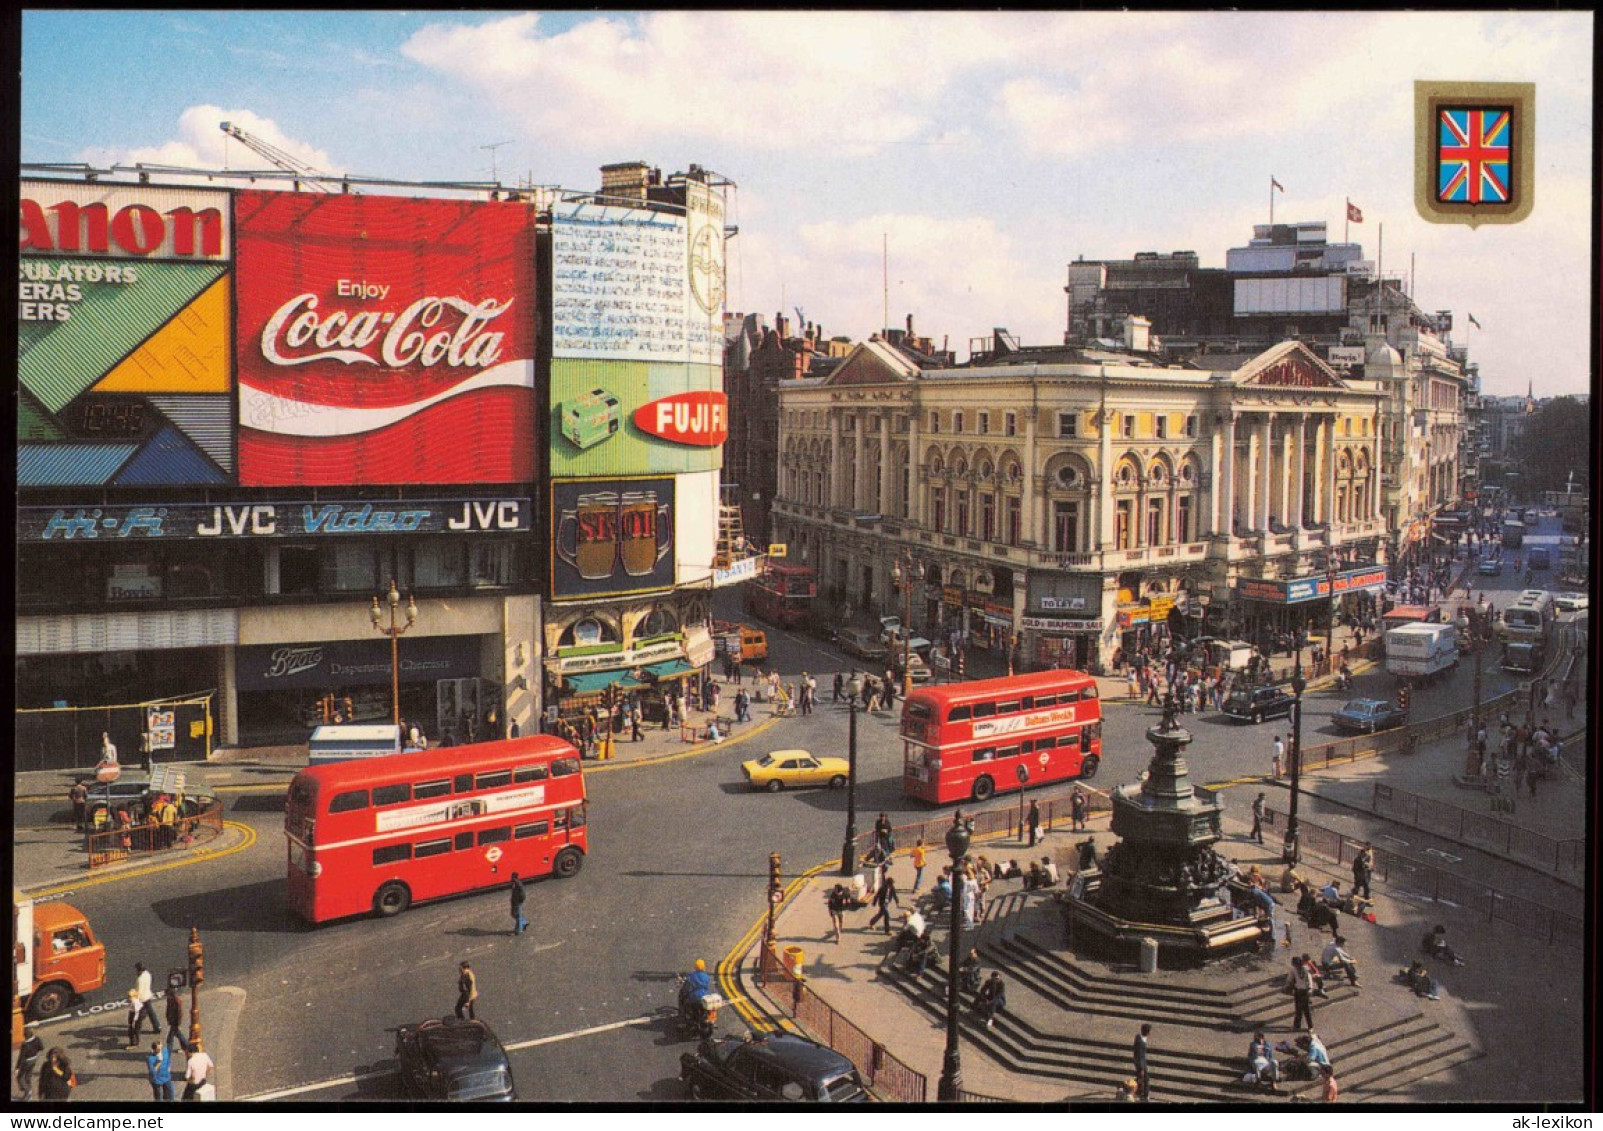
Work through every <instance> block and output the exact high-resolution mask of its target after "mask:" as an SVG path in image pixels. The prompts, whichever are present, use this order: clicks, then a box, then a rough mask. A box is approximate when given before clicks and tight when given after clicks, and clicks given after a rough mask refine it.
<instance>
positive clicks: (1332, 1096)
mask: <svg viewBox="0 0 1603 1131" xmlns="http://www.w3.org/2000/svg"><path fill="white" fill-rule="evenodd" d="M1320 1072H1321V1073H1322V1074H1323V1075H1324V1078H1325V1080H1324V1087H1323V1088H1321V1089H1320V1093H1319V1098H1320V1099H1321V1100H1323V1101H1324V1102H1325V1103H1327V1104H1333V1103H1335V1102H1336V1100H1337V1098H1338V1097H1339V1096H1340V1095H1341V1089H1340V1088H1339V1087H1337V1085H1336V1070H1335V1069H1334V1068H1332V1067H1331V1066H1330V1065H1328V1064H1323V1065H1320Z"/></svg>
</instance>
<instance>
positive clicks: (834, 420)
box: [820, 412, 846, 576]
mask: <svg viewBox="0 0 1603 1131" xmlns="http://www.w3.org/2000/svg"><path fill="white" fill-rule="evenodd" d="M840 449H841V442H840V413H839V412H831V413H830V414H829V466H828V467H827V468H825V469H824V485H825V488H826V490H825V492H824V505H825V506H826V507H830V508H836V507H843V506H845V505H846V501H845V499H844V498H842V497H841V479H842V477H841V476H840V475H838V474H836V473H837V472H838V471H839V470H840ZM820 576H822V575H820Z"/></svg>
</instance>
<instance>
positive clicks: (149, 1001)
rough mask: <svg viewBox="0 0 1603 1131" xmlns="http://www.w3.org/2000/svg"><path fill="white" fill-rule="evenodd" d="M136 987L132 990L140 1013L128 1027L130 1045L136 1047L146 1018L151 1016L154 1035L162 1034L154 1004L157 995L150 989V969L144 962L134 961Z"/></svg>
mask: <svg viewBox="0 0 1603 1131" xmlns="http://www.w3.org/2000/svg"><path fill="white" fill-rule="evenodd" d="M134 973H135V974H136V975H137V977H136V978H135V979H134V988H133V989H132V990H131V991H130V993H131V994H132V995H133V997H134V999H135V1001H136V1002H137V1008H138V1013H137V1014H136V1015H135V1017H134V1019H133V1023H132V1024H131V1025H130V1026H129V1028H128V1047H129V1048H135V1047H137V1046H138V1044H139V1030H140V1028H141V1027H142V1025H143V1023H144V1020H145V1018H147V1017H148V1018H150V1031H151V1033H152V1034H153V1035H154V1036H157V1037H159V1036H161V1019H160V1018H158V1017H157V1016H156V1006H155V1004H154V1002H155V1000H156V995H155V994H154V993H152V992H151V989H150V971H149V970H146V969H145V964H144V963H143V962H135V963H134Z"/></svg>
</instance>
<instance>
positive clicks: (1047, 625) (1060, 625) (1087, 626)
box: [1019, 617, 1102, 632]
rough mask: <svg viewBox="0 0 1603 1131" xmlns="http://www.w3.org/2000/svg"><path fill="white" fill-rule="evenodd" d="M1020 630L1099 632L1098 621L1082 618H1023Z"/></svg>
mask: <svg viewBox="0 0 1603 1131" xmlns="http://www.w3.org/2000/svg"><path fill="white" fill-rule="evenodd" d="M1019 625H1020V627H1021V628H1026V629H1031V630H1033V631H1036V632H1101V631H1102V621H1101V620H1100V619H1086V618H1084V617H1024V618H1022V619H1021V620H1020V621H1019Z"/></svg>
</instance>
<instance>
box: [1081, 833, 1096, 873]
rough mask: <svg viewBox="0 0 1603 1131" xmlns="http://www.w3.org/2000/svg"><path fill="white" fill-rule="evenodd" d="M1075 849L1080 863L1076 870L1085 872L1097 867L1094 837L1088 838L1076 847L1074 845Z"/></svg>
mask: <svg viewBox="0 0 1603 1131" xmlns="http://www.w3.org/2000/svg"><path fill="white" fill-rule="evenodd" d="M1076 847H1077V848H1078V849H1079V850H1080V863H1079V868H1078V870H1079V871H1081V872H1085V871H1089V870H1090V869H1092V868H1095V867H1096V866H1097V860H1096V837H1094V836H1088V837H1086V838H1085V839H1084V840H1082V841H1081V842H1080V843H1079V844H1078V845H1076Z"/></svg>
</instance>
